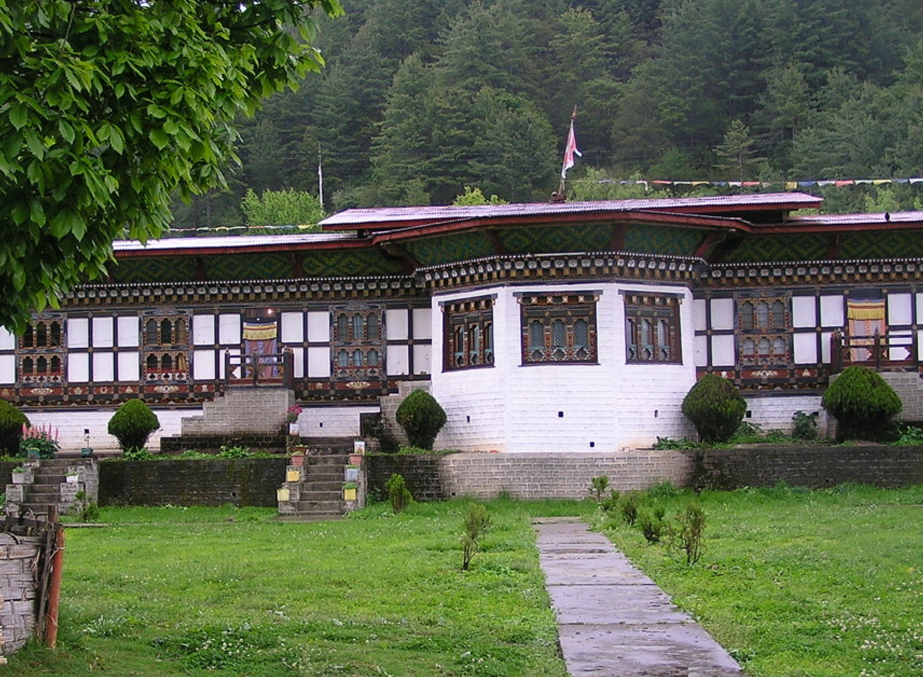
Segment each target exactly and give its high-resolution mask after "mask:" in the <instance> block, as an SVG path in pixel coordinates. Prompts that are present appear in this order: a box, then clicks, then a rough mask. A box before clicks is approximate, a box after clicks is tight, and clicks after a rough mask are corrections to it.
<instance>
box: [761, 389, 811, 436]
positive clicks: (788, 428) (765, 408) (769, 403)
mask: <svg viewBox="0 0 923 677" xmlns="http://www.w3.org/2000/svg"><path fill="white" fill-rule="evenodd" d="M820 398H821V396H820V395H784V396H783V395H779V393H771V394H766V395H754V394H750V393H747V394H745V395H744V399H746V400H747V412H748V414H749V417H748V418H747V419H745V420H746V421H748V422H750V423H755V424H757V425H758V426H760V427H761V428H762V429H763V432H767V431H769V430H781V431H782V432H784V433H791V432H792V430H793V429H794V422H793V421H792V416H794V414H795V412H796V411H803V412H804V413H806V414H811V413H812V412H815V411H816V412H818V414H819V415H818V417H817V432H818V434H819V435H820V436H821V437H823V436H825V435H826V434H827V425H828V422H827V412H826V411H824V409H823V408H822V407H821V406H820Z"/></svg>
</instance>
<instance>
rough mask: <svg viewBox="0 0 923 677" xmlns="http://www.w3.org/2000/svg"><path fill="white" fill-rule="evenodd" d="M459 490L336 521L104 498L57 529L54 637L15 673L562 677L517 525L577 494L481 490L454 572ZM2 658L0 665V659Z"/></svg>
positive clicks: (523, 533) (17, 660) (528, 550)
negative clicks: (510, 496)
mask: <svg viewBox="0 0 923 677" xmlns="http://www.w3.org/2000/svg"><path fill="white" fill-rule="evenodd" d="M467 508H468V503H467V502H462V501H454V502H448V503H438V504H413V505H412V506H411V507H410V508H409V509H408V510H407V511H406V512H405V513H403V514H401V515H399V516H394V515H393V514H391V513H390V511H389V509H388V507H387V506H386V505H384V504H381V505H376V506H372V507H370V508H369V509H367V510H365V511H362V512H361V513H360V514H357V515H356V516H355V517H354V518H351V519H348V520H342V521H325V522H313V523H284V522H278V521H275V520H274V519H273V518H274V516H275V513H274V511H272V510H264V509H255V508H248V509H234V508H232V507H226V508H221V509H207V508H169V507H168V508H123V509H115V508H105V509H103V510H102V515H101V518H100V520H101V521H103V522H106V523H108V524H110V525H111V526H109V527H107V528H101V529H69V530H68V531H67V534H66V536H67V543H66V554H65V571H64V586H63V592H62V606H61V618H60V622H61V632H60V635H59V646H58V649H57V651H55V652H49V651H47V650H44V649H41V648H38V647H35V646H30V647H28V648H27V649H26V650H24V651H22V652H20V653H19V654H18V655H16V656H13V657H12V660H11V664H10V666H9V667H8V668H6V669H5V670H6V671H7V672H9V674H15V675H17V677H34V676H38V675H60V676H64V675H67V676H71V675H88V674H112V675H119V677H123V676H127V675H144V676H149V675H158V676H162V677H171V676H174V675H175V676H179V675H192V676H196V675H214V674H220V675H227V676H237V675H239V676H241V677H243V676H245V675H246V676H248V677H277V676H280V677H281V676H288V675H292V676H301V677H309V676H310V677H315V676H316V677H321V676H325V677H326V676H328V675H329V676H341V675H342V676H366V675H369V676H372V675H375V676H380V675H394V676H395V677H397V676H400V677H414V676H429V675H434V676H435V675H453V676H454V675H483V676H485V677H502V676H505V675H508V676H511V677H512V676H520V675H529V676H533V675H534V676H536V677H544V676H547V677H564V676H565V674H566V672H565V668H564V665H563V662H562V661H561V659H560V657H559V656H558V652H557V639H556V626H555V622H554V616H553V614H552V612H551V610H550V608H549V601H548V598H547V595H546V592H545V589H544V585H543V578H542V575H541V571H540V569H539V566H538V558H537V553H536V551H535V549H534V533H533V530H532V528H531V526H530V519H531V517H532V516H533V515H548V514H575V513H577V512H580V511H583V512H588V511H591V510H592V505H591V504H589V503H577V502H566V501H565V502H543V503H516V502H513V501H492V502H490V503H489V509H490V512H491V518H492V524H493V526H492V528H491V530H490V532H489V533H488V534H487V536H486V537H485V539H484V542H483V550H482V552H481V553H479V554H478V555H477V556H476V557H475V558H474V561H473V563H472V568H471V570H470V571H468V572H464V573H463V572H461V571H460V567H461V563H462V550H461V544H460V537H461V534H462V530H463V520H464V516H465V514H466V512H467ZM3 670H4V669H0V672H2V671H3Z"/></svg>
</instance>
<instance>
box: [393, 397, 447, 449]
mask: <svg viewBox="0 0 923 677" xmlns="http://www.w3.org/2000/svg"><path fill="white" fill-rule="evenodd" d="M396 416H397V424H398V425H399V426H401V428H402V429H403V430H404V432H405V433H406V435H407V439H408V440H409V441H410V444H411V446H414V447H420V448H421V449H429V450H432V448H433V442H435V441H436V435H438V434H439V431H440V430H442V426H444V425H445V421H446V416H445V411H444V410H443V408H442V407H440V406H439V403H438V402H437V401H436V400H435V398H433V396H432V395H430V394H429V393H428V392H426V391H425V390H414V391H413V392H412V393H410V394H409V395H408V396H407V397H406V398H405V399H404V401H403V402H401V405H400V406H399V407H398V408H397V415H396Z"/></svg>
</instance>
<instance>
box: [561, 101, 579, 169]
mask: <svg viewBox="0 0 923 677" xmlns="http://www.w3.org/2000/svg"><path fill="white" fill-rule="evenodd" d="M575 154H576V155H577V157H583V153H581V152H580V151H579V150H577V137H576V136H575V135H574V118H573V116H571V119H570V131H569V132H567V144H566V145H565V146H564V166H563V167H561V180H562V181H563V180H564V178H565V176H566V175H567V170H568V169H570V168H571V167H573V166H574V155H575Z"/></svg>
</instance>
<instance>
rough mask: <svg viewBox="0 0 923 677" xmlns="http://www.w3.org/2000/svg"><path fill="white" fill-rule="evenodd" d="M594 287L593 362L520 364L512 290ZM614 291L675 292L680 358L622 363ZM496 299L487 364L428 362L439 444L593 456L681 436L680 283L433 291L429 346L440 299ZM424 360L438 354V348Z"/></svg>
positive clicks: (687, 307) (690, 370)
mask: <svg viewBox="0 0 923 677" xmlns="http://www.w3.org/2000/svg"><path fill="white" fill-rule="evenodd" d="M535 291H541V292H543V293H577V292H580V291H585V292H591V291H592V292H596V293H598V294H599V301H598V303H597V307H596V319H597V336H598V341H597V342H598V350H597V353H598V360H599V362H598V364H533V365H523V364H522V358H521V347H520V308H519V303H518V302H517V299H516V297H515V296H514V294H522V293H530V292H535ZM620 291H658V292H661V293H668V294H680V295H682V296H683V302H682V305H681V306H680V325H681V337H682V344H681V345H682V355H683V360H682V364H679V365H674V364H626V350H625V330H624V300H623V297H622V295H621V294H620V293H619V292H620ZM491 294H493V295H496V301H495V304H494V314H493V320H494V345H495V364H494V366H493V367H489V368H478V369H467V370H459V371H449V372H445V371H443V369H442V364H441V358H440V362H439V363H438V364H437V363H436V362H437V361H436V359H434V360H433V376H432V393H433V396H434V397H436V399H437V400H438V401H439V402H440V404H442V406H443V408H445V410H446V414H447V416H448V420H447V423H446V427H445V428H444V430H443V433H442V434H441V435H440V438H439V443H440V446H445V447H447V448H452V449H458V450H461V451H502V452H514V453H516V452H523V453H525V452H587V453H600V452H610V451H616V450H620V449H624V448H630V447H645V446H650V445H651V444H653V443H654V442H655V441H656V439H657V437H658V436H661V437H682V436H684V435H689V434H690V431H691V428H690V427H689V425H688V423H687V422H686V421H685V419H684V418H683V417H682V414H681V413H680V406H681V403H682V399H683V397H684V396H685V394H686V392H687V391H688V390H689V388H691V387H692V385H693V384H694V383H695V365H694V362H693V349H692V345H693V331H692V296H691V294H690V292H689V291H688V290H687V289H686V288H685V287H682V286H657V287H656V288H653V287H651V286H645V285H636V284H614V283H598V282H596V283H593V282H590V283H581V284H574V285H563V284H562V285H540V286H539V285H526V286H517V287H495V288H490V289H479V290H477V292H473V291H468V292H462V293H452V294H444V295H439V296H436V297H435V298H434V299H433V345H434V346H437V347H438V346H442V345H443V323H442V317H443V315H442V308H441V305H440V304H442V303H445V302H448V301H453V300H457V299H461V298H474V297H480V296H485V295H491ZM433 353H434V356H435V355H437V354H441V350H440V349H439V348H435V347H434V350H433Z"/></svg>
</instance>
